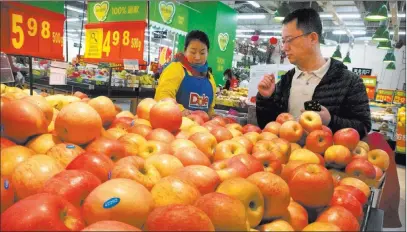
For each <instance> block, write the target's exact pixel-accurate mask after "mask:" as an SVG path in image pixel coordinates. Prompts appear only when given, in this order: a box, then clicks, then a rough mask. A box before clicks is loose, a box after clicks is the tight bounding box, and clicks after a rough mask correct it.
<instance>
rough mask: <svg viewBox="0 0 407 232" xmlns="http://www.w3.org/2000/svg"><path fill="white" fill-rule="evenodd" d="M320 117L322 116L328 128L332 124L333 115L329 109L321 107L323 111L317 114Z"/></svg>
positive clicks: (323, 122)
mask: <svg viewBox="0 0 407 232" xmlns="http://www.w3.org/2000/svg"><path fill="white" fill-rule="evenodd" d="M317 113H318V114H319V116H321V119H322V124H324V125H325V126H328V125H329V123H330V122H331V114H330V113H329V111H328V109H327V108H325V106H321V111H319V112H317Z"/></svg>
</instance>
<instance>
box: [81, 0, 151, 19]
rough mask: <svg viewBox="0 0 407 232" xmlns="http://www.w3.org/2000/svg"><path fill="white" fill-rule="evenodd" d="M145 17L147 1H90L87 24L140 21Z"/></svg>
mask: <svg viewBox="0 0 407 232" xmlns="http://www.w3.org/2000/svg"><path fill="white" fill-rule="evenodd" d="M146 17H147V1H92V2H89V3H88V23H101V22H125V21H140V20H145V19H146Z"/></svg>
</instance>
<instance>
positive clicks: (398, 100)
mask: <svg viewBox="0 0 407 232" xmlns="http://www.w3.org/2000/svg"><path fill="white" fill-rule="evenodd" d="M393 103H395V104H403V105H405V104H406V91H403V90H396V91H395V93H394V99H393Z"/></svg>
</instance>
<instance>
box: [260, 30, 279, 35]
mask: <svg viewBox="0 0 407 232" xmlns="http://www.w3.org/2000/svg"><path fill="white" fill-rule="evenodd" d="M261 32H262V33H280V34H281V30H261Z"/></svg>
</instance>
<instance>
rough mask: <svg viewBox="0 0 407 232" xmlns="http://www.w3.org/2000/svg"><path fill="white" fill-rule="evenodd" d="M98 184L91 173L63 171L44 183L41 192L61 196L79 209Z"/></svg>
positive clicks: (98, 181)
mask: <svg viewBox="0 0 407 232" xmlns="http://www.w3.org/2000/svg"><path fill="white" fill-rule="evenodd" d="M100 184H101V181H100V180H99V178H97V177H96V176H95V175H93V174H92V173H91V172H88V171H84V170H65V171H62V172H60V173H58V174H56V175H55V176H53V177H52V178H51V179H49V180H48V181H47V182H45V184H44V188H43V189H42V190H41V192H44V193H51V194H55V195H59V196H62V197H63V198H64V199H65V200H68V201H69V202H71V203H72V204H73V205H74V206H75V207H77V208H80V207H81V206H82V203H83V201H84V200H85V198H86V197H87V196H88V195H89V193H90V192H92V190H93V189H95V188H96V187H97V186H99V185H100Z"/></svg>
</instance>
